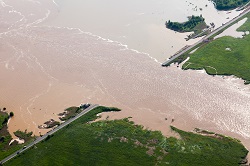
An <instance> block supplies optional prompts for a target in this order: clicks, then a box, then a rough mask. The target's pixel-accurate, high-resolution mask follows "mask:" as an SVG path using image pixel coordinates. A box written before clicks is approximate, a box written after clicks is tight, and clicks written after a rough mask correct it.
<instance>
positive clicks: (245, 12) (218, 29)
mask: <svg viewBox="0 0 250 166" xmlns="http://www.w3.org/2000/svg"><path fill="white" fill-rule="evenodd" d="M249 12H250V7H248V8H247V9H246V10H245V11H244V12H243V13H241V14H240V15H238V16H237V17H235V18H234V19H232V20H230V21H228V22H227V23H226V24H224V25H222V26H220V27H219V28H217V29H215V30H214V31H213V32H211V33H210V34H209V35H207V36H205V37H204V38H202V39H201V40H200V41H198V42H196V43H195V44H193V45H191V46H189V47H187V48H185V49H183V50H182V51H180V52H179V53H177V54H176V55H174V56H172V57H171V58H170V59H169V60H167V61H166V62H164V63H163V64H162V66H166V65H168V64H169V63H171V62H172V61H173V60H175V59H176V58H178V57H180V56H181V55H182V54H184V53H186V52H188V51H190V50H192V49H193V48H194V47H196V46H197V45H198V44H200V43H202V42H204V41H206V40H207V39H208V38H209V37H211V36H213V35H214V34H216V33H218V32H219V31H220V30H222V29H224V28H226V27H227V26H229V25H230V24H231V23H233V22H234V21H237V20H239V19H241V18H242V17H244V16H245V15H246V14H247V13H249Z"/></svg>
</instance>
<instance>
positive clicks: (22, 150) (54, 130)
mask: <svg viewBox="0 0 250 166" xmlns="http://www.w3.org/2000/svg"><path fill="white" fill-rule="evenodd" d="M98 106H99V105H98V104H92V105H90V106H89V107H88V108H86V109H84V110H83V111H82V112H81V113H79V114H78V115H76V116H75V117H73V118H71V119H69V120H67V121H66V122H64V123H62V124H61V125H60V126H58V127H56V128H55V129H53V130H51V131H49V132H48V133H46V134H44V135H43V136H42V137H37V138H36V140H35V141H34V142H32V143H30V144H29V145H27V146H26V147H25V148H23V149H21V150H18V151H16V152H15V153H13V154H12V155H9V156H8V157H6V158H5V159H3V160H2V161H1V162H0V164H3V163H5V162H7V161H9V160H11V159H12V158H14V157H16V156H17V155H18V154H20V153H23V152H24V151H26V150H27V149H29V148H31V147H32V146H34V145H35V144H37V143H39V142H41V141H43V140H44V139H46V138H47V137H48V136H49V135H52V134H54V133H55V132H57V131H58V130H60V129H62V128H63V127H65V126H67V125H68V124H70V123H71V122H73V121H75V120H76V119H78V118H80V117H81V116H83V115H84V114H86V113H88V112H89V111H91V110H93V109H95V108H96V107H98Z"/></svg>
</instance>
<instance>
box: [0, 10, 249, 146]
mask: <svg viewBox="0 0 250 166" xmlns="http://www.w3.org/2000/svg"><path fill="white" fill-rule="evenodd" d="M24 9H25V8H24ZM46 12H47V11H46ZM46 12H45V13H46ZM53 12H54V11H53V10H51V14H53ZM43 14H44V13H43ZM42 16H44V15H42ZM39 18H40V17H39ZM18 19H19V18H18ZM156 29H157V28H156ZM17 32H18V33H15V31H13V32H10V33H8V34H4V35H3V34H1V37H2V38H0V43H1V44H2V47H1V51H2V52H1V55H2V57H1V58H2V59H1V61H0V62H1V63H0V67H1V69H3V70H0V74H1V76H2V78H1V79H2V80H1V87H2V88H3V90H2V91H1V93H2V94H5V95H4V96H0V100H1V101H2V103H3V104H4V105H6V107H7V108H10V109H11V110H14V112H15V117H16V118H15V119H13V121H11V123H10V131H16V129H18V128H20V129H21V130H25V129H28V130H29V131H30V130H34V133H39V130H38V129H37V126H38V125H40V124H42V123H44V122H45V121H46V120H48V119H55V120H56V114H57V113H60V112H62V111H63V110H64V109H65V108H66V107H68V106H70V105H77V103H81V102H85V101H86V102H88V103H100V104H101V105H107V106H109V105H113V106H117V107H119V108H122V109H123V110H124V111H125V113H121V115H117V116H133V117H134V118H135V121H137V122H138V123H145V124H146V125H144V126H146V127H149V128H151V127H152V128H156V129H161V130H162V131H163V132H166V133H167V131H165V130H166V129H165V128H166V126H167V125H168V124H169V123H170V121H168V120H167V121H166V120H165V118H169V119H172V118H174V119H176V120H175V122H174V123H175V124H179V126H180V127H183V128H187V131H189V130H191V129H190V128H193V127H199V125H200V124H203V122H201V120H204V119H205V120H206V118H207V121H209V120H211V121H212V124H209V123H207V122H206V124H207V126H206V127H207V128H209V129H212V130H213V131H214V129H218V126H217V125H218V124H216V123H219V122H218V121H220V123H221V129H224V131H225V132H228V133H230V134H233V132H238V133H240V132H242V133H248V131H249V128H248V127H249V125H250V124H249V123H248V122H247V121H246V119H244V117H246V116H248V114H247V112H246V110H248V108H249V105H248V104H246V103H248V102H249V101H250V100H249V97H248V96H244V95H242V94H240V92H237V91H235V90H236V89H237V88H233V89H230V88H232V87H231V86H232V85H229V84H227V83H226V82H225V81H223V80H222V79H218V78H210V77H209V78H208V77H206V76H202V75H199V73H195V72H182V71H179V70H178V69H173V68H171V69H170V70H169V71H166V70H165V69H162V68H161V66H160V65H159V66H157V65H158V63H156V61H155V60H154V59H152V58H150V57H147V56H145V54H142V53H140V52H138V51H136V50H131V49H128V46H127V47H126V45H119V44H118V43H115V42H111V40H103V39H104V38H100V37H98V36H93V34H92V35H90V34H85V33H83V34H81V33H79V31H77V30H75V29H60V28H57V27H53V28H49V27H43V26H29V27H26V28H23V29H18V30H17ZM65 39H67V40H65ZM31 80H32V81H31ZM233 86H235V84H234V85H233ZM248 92H249V91H248ZM242 93H244V92H242ZM230 96H235V98H236V101H234V100H233V99H231V98H229V97H230ZM225 102H228V103H227V104H226V105H224V104H223V103H225ZM233 102H234V103H233ZM242 102H243V104H242ZM237 111H238V114H239V116H235V119H233V121H230V120H231V119H229V118H228V117H227V114H228V115H230V116H234V115H235V113H234V112H236V113H237ZM240 111H242V112H240ZM145 113H146V114H145ZM224 117H226V119H224ZM242 118H243V121H239V120H242ZM183 122H184V123H183ZM235 122H238V123H240V124H236V126H235V125H233V124H234V123H235ZM223 123H224V124H223ZM232 123H233V124H232ZM186 124H187V125H186ZM228 126H229V128H232V130H233V131H230V130H228V129H227V127H228ZM177 127H178V126H177ZM180 127H179V128H180ZM202 128H204V127H202ZM181 129H182V128H181ZM204 129H206V128H204ZM218 130H219V129H218ZM227 135H228V134H227ZM249 147H250V145H249ZM248 149H249V148H248Z"/></svg>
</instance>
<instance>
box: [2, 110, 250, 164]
mask: <svg viewBox="0 0 250 166" xmlns="http://www.w3.org/2000/svg"><path fill="white" fill-rule="evenodd" d="M113 110H115V111H118V110H119V109H113V108H106V107H98V108H96V109H94V110H92V111H90V112H88V113H87V114H85V115H84V116H82V117H81V118H79V119H77V120H76V121H74V122H72V123H71V124H70V125H68V126H66V127H65V128H63V129H61V130H60V131H58V132H57V133H55V134H53V137H50V138H48V139H47V140H46V141H44V142H41V143H39V144H37V145H36V146H35V147H33V148H31V149H29V150H27V151H26V152H25V153H24V154H21V155H20V156H18V157H16V158H15V159H13V160H11V161H9V162H7V163H6V165H37V164H38V163H39V165H41V166H42V165H91V166H93V165H126V166H129V165H133V166H134V165H145V166H147V165H150V166H151V165H166V164H169V165H220V166H221V165H238V163H239V162H240V161H241V159H242V158H244V157H245V156H246V154H247V150H246V149H245V148H244V146H243V145H242V144H241V143H239V142H238V141H237V140H235V139H231V138H228V137H224V136H220V137H218V138H216V137H206V136H202V135H198V134H194V133H190V132H184V131H182V130H179V129H177V128H174V127H172V129H173V130H174V131H176V132H178V133H179V134H180V136H181V139H176V138H173V137H170V138H166V137H164V136H163V135H162V134H161V132H159V131H150V130H147V129H144V127H143V126H141V125H135V124H134V123H133V122H131V121H129V120H128V119H122V120H113V121H109V120H105V121H98V122H93V123H87V122H89V121H93V120H95V119H96V118H97V116H96V114H98V113H101V112H106V111H113Z"/></svg>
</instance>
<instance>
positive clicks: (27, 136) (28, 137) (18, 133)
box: [14, 130, 33, 142]
mask: <svg viewBox="0 0 250 166" xmlns="http://www.w3.org/2000/svg"><path fill="white" fill-rule="evenodd" d="M14 134H15V136H17V137H18V138H20V139H23V140H24V141H25V142H27V141H29V140H31V139H32V138H33V137H32V134H33V132H27V130H25V131H24V132H23V131H20V130H17V131H15V132H14Z"/></svg>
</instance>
